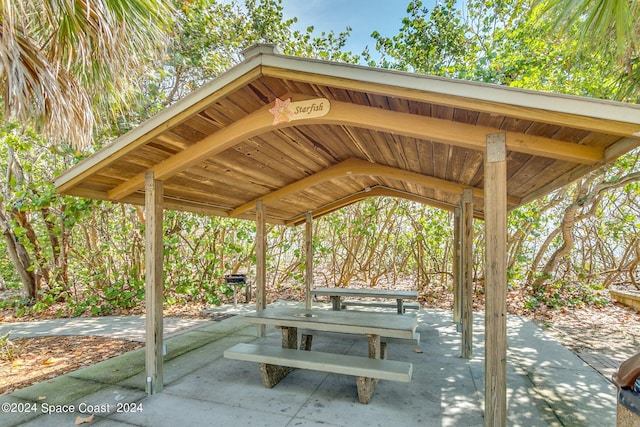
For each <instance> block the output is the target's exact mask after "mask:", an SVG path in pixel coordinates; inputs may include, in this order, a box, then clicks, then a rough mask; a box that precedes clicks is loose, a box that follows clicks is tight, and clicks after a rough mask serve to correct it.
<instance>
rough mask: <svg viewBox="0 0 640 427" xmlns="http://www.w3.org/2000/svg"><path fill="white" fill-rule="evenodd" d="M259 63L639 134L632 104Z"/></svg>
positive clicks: (319, 64)
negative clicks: (615, 125) (623, 126)
mask: <svg viewBox="0 0 640 427" xmlns="http://www.w3.org/2000/svg"><path fill="white" fill-rule="evenodd" d="M263 66H265V67H274V68H282V69H286V70H291V71H295V72H301V73H307V74H316V75H322V76H326V77H332V78H338V79H345V80H350V81H354V80H355V81H361V82H366V83H372V84H377V85H382V86H396V87H399V88H403V89H408V90H414V91H417V92H431V93H436V94H441V95H445V96H454V97H459V98H466V99H474V100H478V101H484V102H488V103H498V104H503V105H505V104H508V105H509V106H516V107H522V108H530V109H537V110H542V111H548V112H554V113H559V114H563V115H571V116H578V117H580V116H583V117H590V118H594V119H599V120H608V121H615V122H626V123H631V124H633V125H638V126H634V127H633V129H635V130H634V132H635V133H636V134H635V135H633V136H637V137H640V105H636V104H628V103H622V102H616V101H609V100H603V99H597V98H586V97H580V96H573V95H566V94H557V93H552V92H540V91H532V90H527V89H522V88H514V87H509V86H499V85H495V84H488V83H480V82H473V81H467V80H454V79H447V78H443V77H436V76H425V75H419V74H410V73H406V72H399V71H395V70H387V69H382V68H373V67H364V66H359V65H353V64H345V63H335V62H328V61H321V60H315V59H310V58H298V57H290V56H284V55H272V54H265V55H264V58H263ZM267 74H268V72H267V71H265V75H267ZM628 136H631V135H628Z"/></svg>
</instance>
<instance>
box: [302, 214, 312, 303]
mask: <svg viewBox="0 0 640 427" xmlns="http://www.w3.org/2000/svg"><path fill="white" fill-rule="evenodd" d="M305 219H306V221H305V245H304V248H305V263H306V270H305V281H304V283H305V296H304V302H305V307H306V308H307V310H310V309H311V288H312V287H313V217H312V216H311V212H307V215H306V217H305Z"/></svg>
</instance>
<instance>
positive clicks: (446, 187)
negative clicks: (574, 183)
mask: <svg viewBox="0 0 640 427" xmlns="http://www.w3.org/2000/svg"><path fill="white" fill-rule="evenodd" d="M362 175H366V176H378V177H385V178H391V179H397V180H399V181H404V182H410V183H413V184H416V185H420V186H423V187H428V188H435V189H438V190H440V191H444V192H447V193H453V194H460V195H461V194H462V193H463V191H464V190H465V188H468V187H467V186H464V185H462V184H458V183H455V182H451V181H445V180H443V179H439V178H434V177H431V176H427V175H422V174H419V173H416V172H411V171H408V170H404V169H399V168H394V167H391V166H385V165H380V164H376V163H370V162H367V161H366V160H361V159H356V158H351V159H347V160H344V161H342V162H340V163H338V164H336V165H333V166H331V167H329V168H327V169H324V170H322V171H320V172H318V173H316V174H313V175H310V176H308V177H306V178H303V179H301V180H299V181H296V182H294V183H292V184H289V185H287V186H285V187H282V188H280V189H278V190H275V191H272V192H271V193H268V194H265V195H263V196H261V197H259V198H258V199H255V200H252V201H250V202H247V203H245V204H243V205H241V206H238V207H237V208H235V209H233V210H232V211H231V212H229V216H236V215H240V214H243V213H245V212H246V211H248V210H250V209H253V208H254V206H255V205H256V202H257V201H258V200H262V201H263V202H264V203H268V202H271V201H274V200H278V199H282V198H283V197H286V196H288V195H291V194H294V193H297V192H299V191H302V190H305V189H307V188H310V187H313V186H314V185H317V184H319V183H322V182H326V181H329V180H332V179H336V178H342V177H345V176H362ZM472 191H473V195H474V197H478V198H482V197H484V190H482V189H480V188H473V189H472ZM510 202H511V203H512V204H516V205H517V204H518V203H520V199H519V198H513V197H512V198H511V199H510Z"/></svg>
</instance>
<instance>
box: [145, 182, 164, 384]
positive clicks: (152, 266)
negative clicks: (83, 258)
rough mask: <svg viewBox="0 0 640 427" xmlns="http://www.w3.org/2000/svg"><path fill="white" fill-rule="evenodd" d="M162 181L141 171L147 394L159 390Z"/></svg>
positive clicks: (160, 376)
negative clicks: (143, 185) (143, 182)
mask: <svg viewBox="0 0 640 427" xmlns="http://www.w3.org/2000/svg"><path fill="white" fill-rule="evenodd" d="M162 199H163V187H162V182H161V181H157V180H156V179H155V177H154V174H153V172H147V173H146V174H145V211H146V219H145V306H146V310H147V314H146V321H145V324H146V338H145V370H146V374H147V393H149V394H156V393H159V392H161V391H162V388H163V374H162V355H163V351H162V350H163V340H162V338H163V337H162V289H163V287H164V286H163V283H162V268H163V251H164V249H163V242H162V240H163V233H162Z"/></svg>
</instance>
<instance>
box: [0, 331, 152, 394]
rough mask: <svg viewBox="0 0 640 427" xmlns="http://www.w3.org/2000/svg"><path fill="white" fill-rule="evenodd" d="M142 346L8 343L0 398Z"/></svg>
mask: <svg viewBox="0 0 640 427" xmlns="http://www.w3.org/2000/svg"><path fill="white" fill-rule="evenodd" d="M143 346H144V343H141V342H137V341H127V340H121V339H112V338H105V337H79V336H57V337H34V338H16V339H13V340H12V339H9V343H7V344H5V345H3V349H4V352H3V353H4V354H3V356H4V359H3V360H0V394H7V393H11V392H13V391H15V390H18V389H20V388H24V387H27V386H29V385H32V384H36V383H40V382H43V381H49V380H51V379H53V378H55V377H57V376H59V375H63V374H66V373H68V372H71V371H75V370H77V369H80V368H84V367H86V366H91V365H94V364H96V363H98V362H101V361H103V360H106V359H110V358H112V357H115V356H118V355H120V354H124V353H127V352H129V351H132V350H135V349H138V348H140V347H143ZM7 353H9V354H7Z"/></svg>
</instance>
